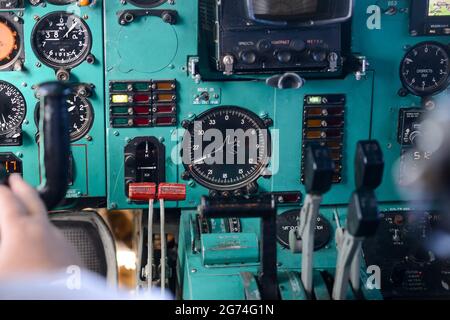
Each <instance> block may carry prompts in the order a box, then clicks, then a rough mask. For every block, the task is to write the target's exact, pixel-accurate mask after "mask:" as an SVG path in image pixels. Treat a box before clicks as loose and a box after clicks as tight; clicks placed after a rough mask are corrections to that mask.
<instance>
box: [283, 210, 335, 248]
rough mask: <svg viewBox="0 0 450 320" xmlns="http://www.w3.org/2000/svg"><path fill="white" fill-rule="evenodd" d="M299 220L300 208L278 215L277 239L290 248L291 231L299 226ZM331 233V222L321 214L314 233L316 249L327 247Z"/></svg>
mask: <svg viewBox="0 0 450 320" xmlns="http://www.w3.org/2000/svg"><path fill="white" fill-rule="evenodd" d="M299 220H300V210H289V211H286V212H284V213H282V214H280V215H278V216H277V240H278V242H279V243H280V244H281V245H282V246H283V247H284V248H289V232H290V231H291V230H295V229H297V228H298V224H299ZM331 233H332V228H331V224H330V222H329V221H328V220H327V219H326V218H325V217H324V216H322V215H319V216H318V217H317V226H316V232H315V234H314V250H320V249H322V248H323V247H325V246H326V245H327V244H328V243H329V242H330V240H331Z"/></svg>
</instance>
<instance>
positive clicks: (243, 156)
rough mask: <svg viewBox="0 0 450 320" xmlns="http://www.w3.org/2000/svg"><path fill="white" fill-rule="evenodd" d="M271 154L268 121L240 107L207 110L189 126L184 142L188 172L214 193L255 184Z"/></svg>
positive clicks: (184, 156) (185, 163)
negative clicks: (214, 191)
mask: <svg viewBox="0 0 450 320" xmlns="http://www.w3.org/2000/svg"><path fill="white" fill-rule="evenodd" d="M270 152H271V140H270V132H269V130H268V129H267V127H266V126H265V124H264V122H263V121H262V120H261V119H260V118H259V117H258V116H257V115H256V114H254V113H252V112H250V111H248V110H246V109H243V108H239V107H220V108H214V109H211V110H209V111H206V112H205V113H203V114H202V115H200V116H199V117H197V118H196V119H195V120H193V121H191V122H190V123H189V125H188V128H187V130H186V133H185V136H184V139H183V162H184V165H185V168H186V170H187V171H188V172H189V173H190V175H191V177H192V178H193V179H194V180H196V181H197V182H198V183H200V184H201V185H203V186H205V187H207V188H209V189H213V190H221V191H224V190H236V189H239V188H242V187H245V186H246V185H248V184H249V183H251V182H253V181H255V180H256V179H258V177H259V176H260V175H261V174H262V173H263V171H264V170H265V168H266V166H267V164H268V161H269V158H270Z"/></svg>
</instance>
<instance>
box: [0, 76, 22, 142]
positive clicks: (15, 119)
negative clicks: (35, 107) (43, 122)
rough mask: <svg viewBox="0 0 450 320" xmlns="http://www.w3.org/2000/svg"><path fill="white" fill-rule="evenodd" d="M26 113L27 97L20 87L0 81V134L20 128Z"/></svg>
mask: <svg viewBox="0 0 450 320" xmlns="http://www.w3.org/2000/svg"><path fill="white" fill-rule="evenodd" d="M26 113H27V109H26V103H25V98H24V97H23V95H22V93H21V92H20V91H19V89H17V88H16V87H15V86H13V85H12V84H10V83H8V82H5V81H0V135H6V134H9V133H11V132H14V131H17V130H19V129H20V125H21V124H22V122H23V120H24V119H25V116H26Z"/></svg>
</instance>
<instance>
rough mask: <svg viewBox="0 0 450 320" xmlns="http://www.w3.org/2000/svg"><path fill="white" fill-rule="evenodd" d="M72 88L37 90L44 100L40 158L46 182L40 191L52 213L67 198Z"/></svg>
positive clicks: (51, 85) (51, 84)
mask: <svg viewBox="0 0 450 320" xmlns="http://www.w3.org/2000/svg"><path fill="white" fill-rule="evenodd" d="M71 93H72V89H71V88H70V87H69V86H67V85H65V84H62V83H60V82H48V83H44V84H41V85H39V86H38V87H37V88H36V96H37V97H38V98H39V99H40V117H39V132H41V135H40V139H39V158H40V164H41V176H42V181H41V184H40V185H39V186H38V188H37V189H38V192H39V194H40V196H41V198H42V200H43V201H44V203H45V205H46V206H47V209H48V210H51V209H53V208H54V207H55V206H57V205H58V204H59V203H60V202H61V200H62V199H64V197H65V196H66V192H67V188H68V186H67V180H68V167H69V156H70V138H69V125H68V117H69V116H68V111H67V107H68V106H67V96H69V95H70V94H71Z"/></svg>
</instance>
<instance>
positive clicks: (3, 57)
mask: <svg viewBox="0 0 450 320" xmlns="http://www.w3.org/2000/svg"><path fill="white" fill-rule="evenodd" d="M20 41H21V40H20V36H19V32H18V31H17V29H16V27H15V26H14V25H13V24H12V23H11V22H9V21H8V20H7V19H5V18H3V17H0V69H4V68H7V67H9V66H10V65H11V64H12V63H14V61H16V59H17V57H18V56H19V53H20V50H21V46H20Z"/></svg>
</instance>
